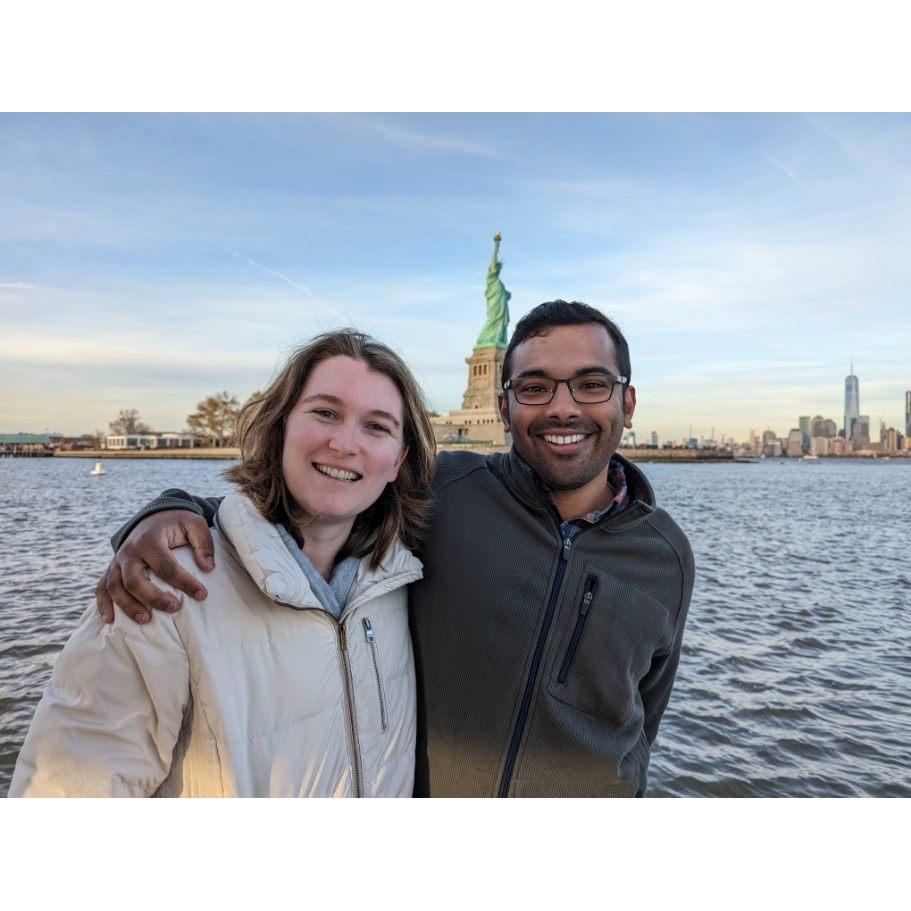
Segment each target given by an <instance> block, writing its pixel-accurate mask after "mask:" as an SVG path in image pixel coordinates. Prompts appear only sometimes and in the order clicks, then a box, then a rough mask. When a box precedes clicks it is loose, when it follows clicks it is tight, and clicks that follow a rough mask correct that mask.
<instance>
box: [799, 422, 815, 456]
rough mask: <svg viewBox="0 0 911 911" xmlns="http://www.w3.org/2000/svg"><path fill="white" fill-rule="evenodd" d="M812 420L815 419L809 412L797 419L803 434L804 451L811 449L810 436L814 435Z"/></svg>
mask: <svg viewBox="0 0 911 911" xmlns="http://www.w3.org/2000/svg"><path fill="white" fill-rule="evenodd" d="M812 420H813V419H812V418H811V417H810V415H808V414H805V415H802V416H801V417H799V418H798V419H797V424H798V426H799V427H800V432H801V433H802V434H803V442H802V445H803V451H804V452H809V451H810V437H811V436H812V434H811V433H810V424H811V422H812Z"/></svg>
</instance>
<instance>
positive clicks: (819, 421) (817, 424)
mask: <svg viewBox="0 0 911 911" xmlns="http://www.w3.org/2000/svg"><path fill="white" fill-rule="evenodd" d="M837 435H838V428H837V427H836V426H835V421H833V420H832V419H831V418H824V417H822V415H819V414H817V415H816V417H814V418H813V420H812V421H811V422H810V439H811V440H812V439H813V437H829V438H830V439H831V438H832V437H835V436H837Z"/></svg>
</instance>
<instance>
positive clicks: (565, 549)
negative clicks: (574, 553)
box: [560, 538, 573, 560]
mask: <svg viewBox="0 0 911 911" xmlns="http://www.w3.org/2000/svg"><path fill="white" fill-rule="evenodd" d="M572 546H573V542H572V538H567V539H566V540H565V541H564V542H563V550H561V551H560V556H561V557H562V558H563V559H564V560H568V559H569V549H570V548H571V547H572Z"/></svg>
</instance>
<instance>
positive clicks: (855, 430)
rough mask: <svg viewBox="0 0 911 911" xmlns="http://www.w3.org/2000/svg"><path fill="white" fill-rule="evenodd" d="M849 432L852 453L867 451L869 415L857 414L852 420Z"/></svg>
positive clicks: (868, 444)
mask: <svg viewBox="0 0 911 911" xmlns="http://www.w3.org/2000/svg"><path fill="white" fill-rule="evenodd" d="M850 431H851V433H850V437H851V443H852V445H853V448H854V452H857V451H858V450H860V449H868V448H869V446H870V415H868V414H859V415H857V417H855V418H852V419H851V425H850Z"/></svg>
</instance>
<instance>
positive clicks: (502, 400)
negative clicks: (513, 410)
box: [497, 392, 509, 433]
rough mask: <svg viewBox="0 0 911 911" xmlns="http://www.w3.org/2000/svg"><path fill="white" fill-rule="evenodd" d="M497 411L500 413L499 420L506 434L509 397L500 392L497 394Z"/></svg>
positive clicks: (507, 429) (507, 430)
mask: <svg viewBox="0 0 911 911" xmlns="http://www.w3.org/2000/svg"><path fill="white" fill-rule="evenodd" d="M497 409H498V410H499V412H500V420H501V421H502V422H503V426H504V427H505V428H506V432H507V433H509V396H507V395H504V394H503V393H502V392H499V393H497Z"/></svg>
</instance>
